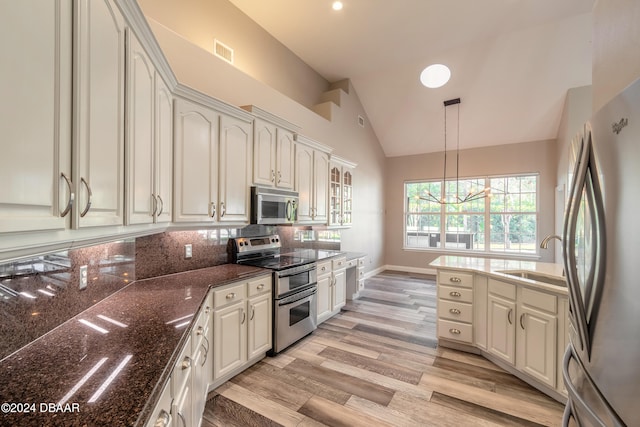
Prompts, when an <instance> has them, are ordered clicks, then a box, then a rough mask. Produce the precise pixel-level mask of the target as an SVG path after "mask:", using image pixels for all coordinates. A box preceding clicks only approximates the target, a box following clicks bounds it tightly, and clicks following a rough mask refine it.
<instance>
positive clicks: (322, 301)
mask: <svg viewBox="0 0 640 427" xmlns="http://www.w3.org/2000/svg"><path fill="white" fill-rule="evenodd" d="M332 289H333V286H331V275H330V274H327V275H326V276H318V295H317V301H318V323H320V322H323V321H324V320H326V319H327V318H328V317H329V316H330V315H331V307H332V304H331V290H332Z"/></svg>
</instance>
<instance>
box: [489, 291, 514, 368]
mask: <svg viewBox="0 0 640 427" xmlns="http://www.w3.org/2000/svg"><path fill="white" fill-rule="evenodd" d="M488 315H489V322H488V323H489V328H488V331H487V348H488V351H489V353H491V354H494V355H495V356H498V357H500V358H501V359H503V360H504V361H506V362H508V363H510V364H512V365H515V362H516V329H515V323H514V319H515V317H516V303H515V302H514V301H510V300H507V299H504V298H500V297H499V296H495V295H493V294H491V293H489V297H488Z"/></svg>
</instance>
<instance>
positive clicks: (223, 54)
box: [213, 39, 233, 64]
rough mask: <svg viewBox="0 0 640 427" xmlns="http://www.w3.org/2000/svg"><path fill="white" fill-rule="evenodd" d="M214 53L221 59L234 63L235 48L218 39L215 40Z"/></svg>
mask: <svg viewBox="0 0 640 427" xmlns="http://www.w3.org/2000/svg"><path fill="white" fill-rule="evenodd" d="M213 53H214V54H215V55H216V56H217V57H218V58H220V59H222V60H224V61H227V62H228V63H229V64H233V49H231V48H230V47H229V46H227V45H226V44H224V43H222V42H221V41H220V40H218V39H214V40H213Z"/></svg>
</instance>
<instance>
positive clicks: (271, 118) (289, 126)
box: [240, 105, 301, 132]
mask: <svg viewBox="0 0 640 427" xmlns="http://www.w3.org/2000/svg"><path fill="white" fill-rule="evenodd" d="M240 108H242V109H243V110H245V111H248V112H250V113H251V114H253V115H254V116H255V117H257V118H259V119H262V120H266V121H268V122H271V123H273V124H274V125H276V126H280V127H281V128H284V129H286V130H288V131H291V132H298V131H299V130H300V129H301V128H300V126H298V125H295V124H293V123H291V122H289V121H287V120H285V119H283V118H281V117H278V116H276V115H275V114H271V113H270V112H268V111H266V110H263V109H262V108H260V107H256V106H255V105H242V106H241V107H240Z"/></svg>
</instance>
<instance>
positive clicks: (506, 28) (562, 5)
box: [230, 0, 595, 156]
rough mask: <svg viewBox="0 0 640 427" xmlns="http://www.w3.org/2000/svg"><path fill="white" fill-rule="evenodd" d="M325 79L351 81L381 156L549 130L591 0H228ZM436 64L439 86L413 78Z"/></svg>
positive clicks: (554, 125) (539, 136) (578, 74)
mask: <svg viewBox="0 0 640 427" xmlns="http://www.w3.org/2000/svg"><path fill="white" fill-rule="evenodd" d="M230 1H231V3H233V4H234V5H235V6H236V7H238V8H239V9H240V10H242V11H243V12H244V13H245V14H246V15H248V16H249V17H250V18H251V19H253V20H254V21H255V22H257V23H258V24H259V25H260V26H262V27H263V28H264V29H265V30H267V31H268V32H269V33H270V34H272V35H273V36H274V37H275V38H276V39H278V40H279V41H280V42H281V43H283V44H284V45H285V46H287V47H288V48H289V49H290V50H291V51H292V52H294V53H295V54H296V55H297V56H299V57H300V58H301V59H302V60H303V61H305V62H306V63H307V64H308V65H309V66H311V67H312V68H313V69H315V70H316V71H317V72H318V73H319V74H321V75H322V76H323V77H324V78H326V79H327V80H328V81H330V82H333V81H338V80H342V79H345V78H349V79H351V81H352V84H353V87H354V88H355V90H356V92H357V94H358V96H359V98H360V100H361V102H362V104H363V106H364V108H365V111H366V114H367V117H368V119H369V122H370V123H369V124H370V125H371V126H372V127H373V129H374V131H375V133H376V135H377V136H378V139H379V140H380V143H381V145H382V148H383V149H384V151H385V154H386V155H387V156H402V155H411V154H417V153H426V152H437V151H442V150H443V148H444V135H443V134H444V124H443V123H444V106H443V101H445V100H448V99H452V98H461V101H462V102H461V104H460V122H459V126H460V134H459V143H460V148H461V149H465V148H472V147H482V146H490V145H499V144H509V143H519V142H528V141H538V140H546V139H553V138H555V137H556V134H557V131H558V126H559V123H560V118H561V114H562V107H563V102H564V97H565V94H566V91H567V90H568V89H570V88H573V87H579V86H585V85H590V84H591V57H592V54H591V52H592V49H591V28H592V23H591V11H592V8H593V4H594V2H595V0H482V1H478V0H397V1H390V0H343V3H344V8H343V10H342V11H339V12H336V11H334V10H332V9H331V3H332V0H268V1H265V0H260V1H258V0H230ZM433 63H442V64H446V65H447V66H448V67H449V68H450V69H451V73H452V76H451V80H450V81H449V83H448V84H447V85H445V86H443V87H441V88H438V89H427V88H425V87H424V86H422V85H421V84H420V82H419V75H420V73H421V71H422V69H423V68H424V67H426V66H427V65H430V64H433Z"/></svg>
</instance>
